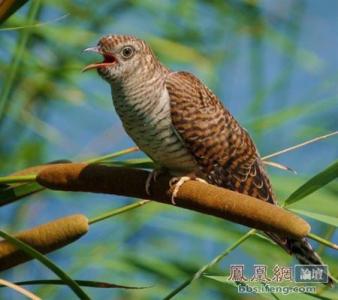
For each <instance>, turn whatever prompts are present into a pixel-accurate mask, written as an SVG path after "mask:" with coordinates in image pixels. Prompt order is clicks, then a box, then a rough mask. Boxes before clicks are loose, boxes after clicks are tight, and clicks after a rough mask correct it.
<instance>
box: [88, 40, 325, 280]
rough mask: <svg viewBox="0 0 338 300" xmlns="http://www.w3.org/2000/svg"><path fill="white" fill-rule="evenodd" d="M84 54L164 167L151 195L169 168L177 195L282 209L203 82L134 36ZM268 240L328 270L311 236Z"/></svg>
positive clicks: (255, 157) (252, 153)
mask: <svg viewBox="0 0 338 300" xmlns="http://www.w3.org/2000/svg"><path fill="white" fill-rule="evenodd" d="M85 50H86V51H92V52H96V53H99V54H101V55H102V57H103V61H102V62H98V63H92V64H90V65H88V66H86V67H85V68H84V70H90V69H96V70H97V72H98V74H99V75H100V76H101V77H102V78H103V79H104V80H106V81H107V82H108V83H109V85H110V87H111V91H112V96H113V103H114V106H115V109H116V112H117V114H118V115H119V117H120V119H121V121H122V123H123V127H124V128H125V130H126V132H127V133H128V135H129V136H130V137H131V138H132V139H133V140H134V141H135V143H136V144H137V145H138V147H139V148H140V149H141V150H142V151H144V152H145V153H146V154H147V155H148V156H149V157H150V158H151V159H152V160H153V161H154V162H155V164H156V165H157V166H159V169H158V170H157V171H155V172H153V173H152V176H151V177H150V178H149V180H148V181H147V183H146V189H147V192H149V186H150V182H151V180H153V179H154V177H156V175H157V174H158V171H159V170H162V171H163V170H166V171H168V172H169V173H170V174H172V175H173V176H175V177H174V178H178V179H177V180H176V182H175V183H174V193H173V194H174V196H175V192H177V190H178V188H179V186H180V185H181V184H182V182H184V180H186V179H187V178H193V179H197V180H202V181H206V182H208V183H209V184H213V185H217V186H220V187H224V188H227V189H230V190H233V191H237V192H239V193H243V194H247V195H250V196H253V197H256V198H258V199H261V200H263V201H267V202H270V203H273V204H276V205H277V202H276V197H275V195H274V193H273V191H272V188H271V184H270V182H269V179H268V177H267V174H266V172H265V170H264V168H263V164H262V161H261V158H260V156H259V153H258V151H257V149H256V147H255V144H254V143H253V141H252V139H251V138H250V136H249V134H248V132H247V131H246V130H245V129H244V128H243V127H241V126H240V124H239V123H238V122H237V121H236V120H235V118H234V117H233V116H232V115H231V114H230V112H229V111H228V110H227V109H226V108H225V107H224V106H223V104H222V103H221V101H220V100H219V99H218V98H217V96H216V95H215V94H214V93H213V92H212V91H211V90H210V89H209V88H208V87H207V86H206V85H204V84H203V83H202V82H201V81H200V80H199V79H198V78H197V77H195V76H194V75H193V74H191V73H188V72H173V71H171V70H169V69H168V68H167V67H165V66H164V65H163V64H161V62H160V61H159V60H158V59H157V58H156V56H155V55H154V53H153V51H152V50H151V48H150V47H149V46H148V45H147V43H146V42H144V41H143V40H141V39H138V38H136V37H133V36H127V35H108V36H105V37H103V38H101V39H100V41H99V42H98V44H97V46H96V47H91V48H87V49H85ZM173 201H174V199H173ZM266 234H267V235H268V236H269V237H270V238H271V239H272V240H273V241H275V242H276V243H277V244H278V245H280V246H281V247H282V248H283V249H284V250H286V251H287V252H288V253H289V254H293V255H295V256H296V258H297V259H298V260H299V261H300V262H301V263H303V264H315V265H318V264H322V261H321V259H320V257H319V256H318V254H317V253H315V252H314V250H313V249H312V247H311V245H310V244H309V242H308V241H307V240H306V239H305V238H302V239H295V238H292V237H281V236H279V235H277V234H274V233H270V232H267V233H266ZM329 281H330V282H329V283H331V282H332V279H331V278H330V279H329Z"/></svg>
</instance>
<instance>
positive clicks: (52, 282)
mask: <svg viewBox="0 0 338 300" xmlns="http://www.w3.org/2000/svg"><path fill="white" fill-rule="evenodd" d="M74 281H75V282H76V283H77V284H78V285H79V286H87V287H92V288H104V289H107V288H109V289H111V288H114V289H116V288H120V289H147V288H149V287H150V286H129V285H121V284H115V283H109V282H101V281H91V280H74ZM15 284H17V285H37V284H42V285H44V284H48V285H65V282H64V281H62V280H58V279H46V280H44V279H41V280H28V281H19V282H15ZM2 287H5V286H4V285H0V288H2Z"/></svg>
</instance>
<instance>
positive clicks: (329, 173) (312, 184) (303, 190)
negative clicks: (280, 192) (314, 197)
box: [284, 160, 338, 206]
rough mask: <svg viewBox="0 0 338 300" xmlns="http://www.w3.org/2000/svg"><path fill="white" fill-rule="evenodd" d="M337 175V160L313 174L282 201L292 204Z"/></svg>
mask: <svg viewBox="0 0 338 300" xmlns="http://www.w3.org/2000/svg"><path fill="white" fill-rule="evenodd" d="M337 177H338V160H337V161H335V162H334V163H333V164H332V165H330V166H328V167H327V168H326V169H325V170H324V171H322V172H320V173H318V174H317V175H315V176H313V177H312V178H311V179H310V180H308V181H307V182H305V183H304V184H303V185H302V186H301V187H299V188H298V189H297V190H296V191H294V192H293V193H292V194H291V195H290V196H289V197H288V198H287V199H286V200H285V202H284V206H287V205H290V204H293V203H295V202H297V201H299V200H301V199H303V198H304V197H306V196H307V195H309V194H312V193H313V192H315V191H317V190H319V189H320V188H322V187H323V186H325V185H327V184H328V183H329V182H331V181H332V180H334V179H336V178H337Z"/></svg>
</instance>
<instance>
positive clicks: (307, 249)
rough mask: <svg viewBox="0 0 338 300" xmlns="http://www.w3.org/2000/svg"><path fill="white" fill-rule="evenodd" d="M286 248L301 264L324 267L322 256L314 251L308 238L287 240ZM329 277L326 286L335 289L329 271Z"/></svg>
mask: <svg viewBox="0 0 338 300" xmlns="http://www.w3.org/2000/svg"><path fill="white" fill-rule="evenodd" d="M286 248H288V250H289V251H290V254H293V255H294V256H295V257H296V258H297V260H298V261H299V262H300V263H301V264H304V265H323V262H322V260H321V258H320V256H319V255H318V254H317V253H316V252H315V251H314V250H313V248H312V246H311V245H310V243H309V242H308V241H307V239H306V238H302V239H294V238H287V244H286ZM327 276H328V282H327V283H325V284H327V285H329V286H331V287H333V285H334V282H335V279H334V278H333V277H332V276H331V275H330V273H329V271H328V274H327Z"/></svg>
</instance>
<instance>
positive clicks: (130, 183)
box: [37, 163, 310, 237]
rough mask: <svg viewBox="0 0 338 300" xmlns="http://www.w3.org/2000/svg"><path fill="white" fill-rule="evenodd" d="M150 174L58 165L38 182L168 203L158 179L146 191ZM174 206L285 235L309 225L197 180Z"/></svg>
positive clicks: (305, 230) (187, 185) (298, 234)
mask: <svg viewBox="0 0 338 300" xmlns="http://www.w3.org/2000/svg"><path fill="white" fill-rule="evenodd" d="M148 175H149V172H147V171H144V170H139V169H130V168H121V167H108V166H103V165H88V164H83V163H77V164H59V165H51V166H48V167H46V168H44V169H43V170H42V171H41V172H40V173H39V174H38V176H37V182H38V183H39V184H41V185H42V186H44V187H47V188H50V189H54V190H64V191H83V192H93V193H105V194H117V195H124V196H129V197H136V198H143V199H151V200H154V201H158V202H162V203H166V204H171V201H170V194H171V193H170V191H169V190H168V187H169V185H168V182H169V179H170V177H168V176H166V175H163V176H160V178H159V179H158V181H157V182H156V183H153V184H152V186H151V187H152V195H150V196H149V195H147V194H146V192H145V182H146V179H147V177H148ZM175 201H176V206H178V207H182V208H186V209H190V210H194V211H198V212H201V213H204V214H209V215H213V216H216V217H220V218H223V219H226V220H230V221H233V222H236V223H239V224H242V225H246V226H249V227H253V228H257V229H259V230H264V231H270V232H275V233H279V234H281V235H284V236H293V237H304V236H306V235H307V234H308V233H309V232H310V225H309V224H308V223H307V222H305V221H304V220H303V219H301V218H299V217H298V216H296V215H294V214H292V213H290V212H288V211H286V210H284V209H282V208H280V207H278V206H275V205H272V204H270V203H266V202H264V201H262V200H258V199H255V198H253V197H250V196H247V195H243V194H239V193H236V192H233V191H230V190H227V189H223V188H219V187H216V186H213V185H209V184H204V183H201V182H197V181H188V182H186V183H184V184H183V185H182V187H181V188H180V190H179V192H178V195H177V197H176V198H175Z"/></svg>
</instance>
